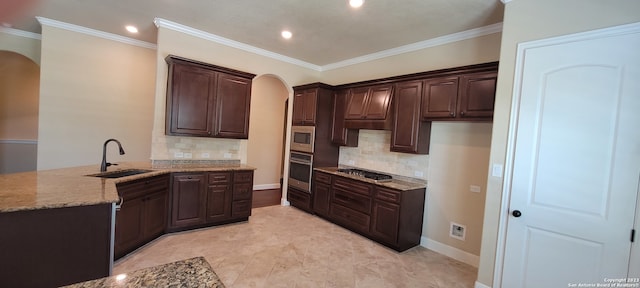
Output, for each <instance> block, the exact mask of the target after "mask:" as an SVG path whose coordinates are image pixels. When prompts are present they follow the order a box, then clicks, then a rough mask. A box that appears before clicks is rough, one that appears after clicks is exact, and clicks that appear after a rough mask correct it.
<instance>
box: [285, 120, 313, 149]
mask: <svg viewBox="0 0 640 288" xmlns="http://www.w3.org/2000/svg"><path fill="white" fill-rule="evenodd" d="M315 135H316V127H313V126H292V127H291V150H294V151H300V152H307V153H313V143H314V141H315Z"/></svg>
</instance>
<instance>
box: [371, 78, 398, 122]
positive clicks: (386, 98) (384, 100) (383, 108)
mask: <svg viewBox="0 0 640 288" xmlns="http://www.w3.org/2000/svg"><path fill="white" fill-rule="evenodd" d="M392 91H393V86H392V85H382V86H375V87H371V89H370V90H369V96H368V99H367V105H366V113H365V119H367V120H384V119H387V115H388V114H389V109H390V107H389V104H391V92H392Z"/></svg>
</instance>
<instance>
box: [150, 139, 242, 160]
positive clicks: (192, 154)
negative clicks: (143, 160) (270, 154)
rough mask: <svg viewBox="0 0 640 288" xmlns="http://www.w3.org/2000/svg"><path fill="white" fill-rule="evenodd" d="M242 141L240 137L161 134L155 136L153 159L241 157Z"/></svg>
mask: <svg viewBox="0 0 640 288" xmlns="http://www.w3.org/2000/svg"><path fill="white" fill-rule="evenodd" d="M240 142H241V140H238V139H220V138H216V139H213V138H204V137H202V138H200V137H176V136H165V135H159V136H157V137H154V138H153V143H152V145H153V147H152V157H151V158H152V160H172V159H185V160H188V159H203V160H208V159H214V160H217V159H240V158H241V157H240V156H241V155H240V149H241V148H240ZM176 155H178V156H179V155H182V157H176ZM207 156H208V157H207Z"/></svg>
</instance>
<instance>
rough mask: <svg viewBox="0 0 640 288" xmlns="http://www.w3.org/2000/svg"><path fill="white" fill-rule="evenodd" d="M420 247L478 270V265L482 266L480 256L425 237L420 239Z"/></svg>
mask: <svg viewBox="0 0 640 288" xmlns="http://www.w3.org/2000/svg"><path fill="white" fill-rule="evenodd" d="M420 246H422V247H425V248H427V249H430V250H433V251H435V252H438V253H440V254H442V255H445V256H448V257H451V258H453V259H456V260H458V261H460V262H463V263H466V264H469V265H471V266H473V267H476V268H478V265H479V264H480V256H478V255H474V254H471V253H469V252H467V251H463V250H460V249H458V248H455V247H451V246H449V245H446V244H443V243H440V242H438V241H435V240H432V239H429V238H427V237H425V236H422V237H420Z"/></svg>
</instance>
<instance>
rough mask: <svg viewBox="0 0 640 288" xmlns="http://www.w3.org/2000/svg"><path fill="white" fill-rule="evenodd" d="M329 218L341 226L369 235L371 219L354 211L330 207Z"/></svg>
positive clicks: (335, 205) (339, 206)
mask: <svg viewBox="0 0 640 288" xmlns="http://www.w3.org/2000/svg"><path fill="white" fill-rule="evenodd" d="M330 214H331V217H332V218H333V219H334V220H335V221H336V222H338V223H340V224H343V225H345V226H347V227H349V228H352V229H354V230H358V231H360V232H364V233H369V224H370V220H371V218H370V217H369V215H365V214H362V213H359V212H356V211H353V210H351V209H349V208H347V207H344V206H342V205H338V204H333V205H331V212H330Z"/></svg>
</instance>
